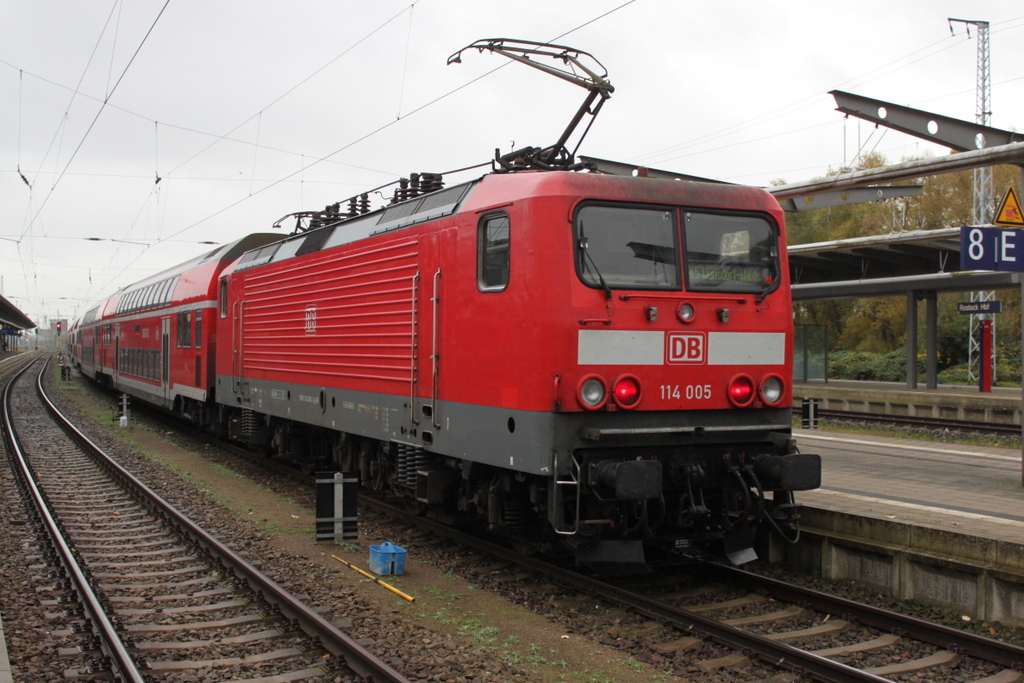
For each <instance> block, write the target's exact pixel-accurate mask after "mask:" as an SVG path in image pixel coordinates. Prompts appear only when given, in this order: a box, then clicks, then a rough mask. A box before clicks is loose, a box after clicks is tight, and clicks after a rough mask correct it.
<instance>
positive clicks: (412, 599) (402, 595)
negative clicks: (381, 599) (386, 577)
mask: <svg viewBox="0 0 1024 683" xmlns="http://www.w3.org/2000/svg"><path fill="white" fill-rule="evenodd" d="M331 557H333V558H334V559H336V560H337V561H338V562H341V563H342V564H343V565H345V566H346V567H348V568H349V569H354V570H356V571H357V572H359V573H360V574H362V575H363V576H365V577H366V578H368V579H370V580H372V581H373V582H374V583H376V584H377V585H379V586H384V587H385V588H387V589H388V590H389V591H391V592H392V593H394V594H395V595H398V596H401V597H403V598H405V599H406V600H408V601H409V602H415V601H416V598H414V597H412V596H411V595H406V594H405V593H403V592H402V591H400V590H398V589H397V588H395V587H394V586H391V585H389V584H386V583H384V582H383V581H381V580H380V579H378V578H377V577H376V576H374V575H373V574H371V573H370V572H366V571H363V570H362V569H360V568H359V567H357V566H355V565H354V564H352V563H351V562H346V561H345V560H343V559H341V558H340V557H338V556H337V555H331Z"/></svg>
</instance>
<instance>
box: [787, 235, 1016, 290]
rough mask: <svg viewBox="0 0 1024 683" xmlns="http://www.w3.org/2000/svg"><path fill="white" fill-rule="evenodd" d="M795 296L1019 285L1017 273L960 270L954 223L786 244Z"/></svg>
mask: <svg viewBox="0 0 1024 683" xmlns="http://www.w3.org/2000/svg"><path fill="white" fill-rule="evenodd" d="M789 271H790V278H791V279H792V282H793V299H794V300H795V301H814V300H818V299H844V298H858V297H865V296H866V297H872V296H899V295H901V294H906V293H907V292H911V291H925V290H927V291H974V290H991V289H1005V288H1008V287H1019V286H1020V283H1021V277H1020V276H1021V274H1020V273H996V272H989V271H962V270H960V228H942V229H939V230H912V231H907V232H894V233H889V234H886V235H872V236H870V237H855V238H851V239H845V240H833V241H831V242H816V243H814V244H798V245H794V246H791V247H789Z"/></svg>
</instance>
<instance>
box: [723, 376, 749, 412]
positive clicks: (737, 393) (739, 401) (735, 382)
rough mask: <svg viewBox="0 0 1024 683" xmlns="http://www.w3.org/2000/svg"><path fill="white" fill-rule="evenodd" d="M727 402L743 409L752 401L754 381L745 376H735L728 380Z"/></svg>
mask: <svg viewBox="0 0 1024 683" xmlns="http://www.w3.org/2000/svg"><path fill="white" fill-rule="evenodd" d="M726 393H728V394H729V402H730V403H732V404H733V405H734V406H736V407H737V408H745V407H746V406H749V405H750V404H751V402H752V401H753V400H754V380H752V379H750V377H749V376H747V375H736V376H735V377H733V378H732V379H731V380H729V389H728V391H727V392H726Z"/></svg>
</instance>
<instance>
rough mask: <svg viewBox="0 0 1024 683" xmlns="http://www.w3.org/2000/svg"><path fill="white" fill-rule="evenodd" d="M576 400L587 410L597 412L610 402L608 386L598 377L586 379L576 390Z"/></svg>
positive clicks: (591, 376)
mask: <svg viewBox="0 0 1024 683" xmlns="http://www.w3.org/2000/svg"><path fill="white" fill-rule="evenodd" d="M576 400H578V401H579V402H580V405H581V406H583V407H584V408H586V409H587V410H597V409H598V408H600V407H601V406H603V405H604V404H605V401H607V400H608V385H607V384H605V382H604V380H603V379H601V378H600V377H598V376H597V375H590V376H588V377H584V378H583V381H581V382H580V385H579V387H578V388H577V389H576Z"/></svg>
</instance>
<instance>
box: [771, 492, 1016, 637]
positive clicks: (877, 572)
mask: <svg viewBox="0 0 1024 683" xmlns="http://www.w3.org/2000/svg"><path fill="white" fill-rule="evenodd" d="M801 515H802V520H801V540H800V543H799V544H797V545H790V544H787V543H785V542H784V541H782V540H781V539H779V538H778V537H777V536H774V535H773V536H771V537H770V539H769V540H768V543H767V545H768V548H767V557H769V559H770V561H771V562H782V563H784V564H786V565H788V566H792V567H795V568H799V569H803V570H806V571H808V572H812V573H816V574H818V573H820V575H821V576H823V577H824V578H827V579H833V580H838V581H856V582H858V583H862V584H865V585H868V586H872V587H874V588H877V589H878V590H880V591H882V592H884V593H886V594H888V595H892V596H894V597H897V598H899V599H903V600H917V601H919V602H924V603H932V604H936V605H941V606H943V607H948V608H952V609H956V610H959V611H961V612H962V613H963V614H965V615H967V616H970V617H971V618H973V619H983V620H986V621H990V622H1001V623H1004V624H1012V625H1016V626H1024V545H1022V544H1015V543H1007V542H1004V541H997V540H992V539H985V538H978V537H974V536H970V535H967V534H957V533H951V532H949V531H945V530H941V529H933V528H929V527H926V526H918V525H912V524H906V523H896V522H891V521H889V520H881V519H875V518H871V517H862V516H856V515H852V514H847V513H842V512H835V511H830V510H822V509H817V508H809V507H805V508H802V509H801ZM763 552H764V549H762V553H763ZM762 556H765V555H764V554H762Z"/></svg>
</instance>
